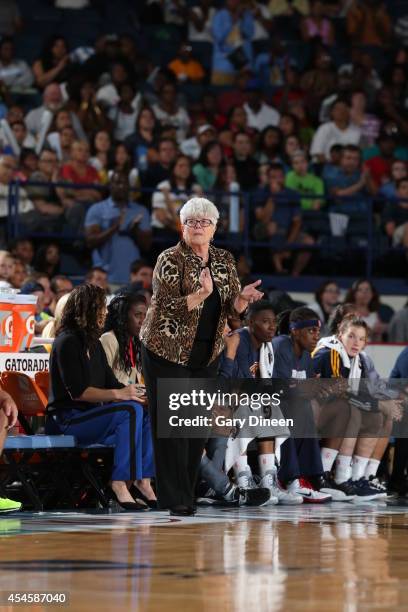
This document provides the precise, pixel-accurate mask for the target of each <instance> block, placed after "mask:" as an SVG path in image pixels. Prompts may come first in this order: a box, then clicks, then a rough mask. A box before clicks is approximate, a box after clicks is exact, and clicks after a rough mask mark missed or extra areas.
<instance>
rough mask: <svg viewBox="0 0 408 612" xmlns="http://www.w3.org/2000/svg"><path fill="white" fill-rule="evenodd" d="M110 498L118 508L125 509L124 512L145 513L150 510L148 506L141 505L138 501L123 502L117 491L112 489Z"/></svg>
mask: <svg viewBox="0 0 408 612" xmlns="http://www.w3.org/2000/svg"><path fill="white" fill-rule="evenodd" d="M109 497H110V498H111V499H113V501H115V502H116V503H117V504H118V506H120V507H121V508H123V510H127V511H128V512H145V511H146V510H149V507H148V506H146V505H145V504H140V503H139V502H137V501H135V502H121V501H120V500H119V499H118V496H117V495H116V493H115V491H113V490H112V489H109Z"/></svg>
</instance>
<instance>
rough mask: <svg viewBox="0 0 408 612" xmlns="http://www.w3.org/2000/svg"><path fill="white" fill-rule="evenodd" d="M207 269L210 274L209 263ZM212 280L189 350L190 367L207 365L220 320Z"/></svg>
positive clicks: (218, 298) (216, 295) (219, 302)
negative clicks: (210, 290)
mask: <svg viewBox="0 0 408 612" xmlns="http://www.w3.org/2000/svg"><path fill="white" fill-rule="evenodd" d="M207 265H208V268H209V269H210V273H211V262H210V260H209V261H208V264H207ZM211 278H212V279H213V290H212V292H211V293H210V295H209V296H208V297H207V298H206V299H205V300H204V304H203V309H202V311H201V316H200V319H199V321H198V327H197V332H196V335H195V338H194V344H193V347H192V349H191V354H190V359H189V366H190V367H193V368H194V367H204V366H206V365H207V364H208V360H209V359H210V357H211V354H212V350H213V346H214V341H215V334H216V333H217V327H218V323H219V320H220V314H221V297H220V294H219V291H218V289H217V286H216V284H215V283H214V278H213V275H212V273H211Z"/></svg>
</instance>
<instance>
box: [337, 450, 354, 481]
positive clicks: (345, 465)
mask: <svg viewBox="0 0 408 612" xmlns="http://www.w3.org/2000/svg"><path fill="white" fill-rule="evenodd" d="M350 478H351V457H350V456H349V455H337V458H336V471H335V475H334V480H335V482H336V483H337V484H340V483H342V482H346V481H347V480H350Z"/></svg>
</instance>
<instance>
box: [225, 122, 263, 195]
mask: <svg viewBox="0 0 408 612" xmlns="http://www.w3.org/2000/svg"><path fill="white" fill-rule="evenodd" d="M233 150H234V154H233V158H232V162H233V164H234V166H235V172H236V173H237V181H238V183H239V184H240V186H241V189H242V190H243V191H250V190H251V189H255V188H256V187H257V186H258V167H259V164H258V162H257V161H256V159H255V158H254V157H253V156H252V143H251V139H250V138H249V136H248V134H246V133H245V132H237V133H236V134H235V135H234V141H233Z"/></svg>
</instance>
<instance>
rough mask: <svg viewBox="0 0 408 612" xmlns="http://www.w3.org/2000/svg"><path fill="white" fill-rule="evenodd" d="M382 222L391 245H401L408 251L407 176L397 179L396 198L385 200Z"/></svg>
mask: <svg viewBox="0 0 408 612" xmlns="http://www.w3.org/2000/svg"><path fill="white" fill-rule="evenodd" d="M383 223H384V227H385V233H386V234H387V236H388V237H389V238H390V239H391V240H392V245H393V246H394V247H398V246H401V247H403V248H404V249H406V250H407V253H408V178H402V179H400V180H399V181H397V193H396V199H393V200H391V201H389V202H387V204H386V206H385V209H384V213H383Z"/></svg>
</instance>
